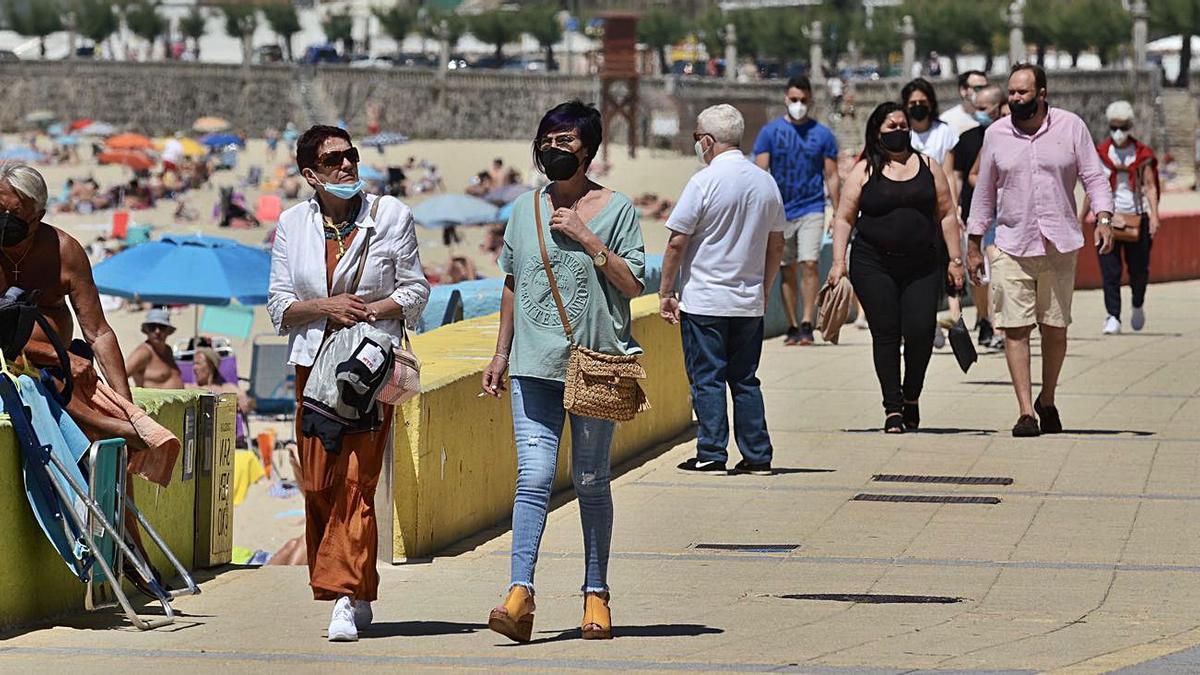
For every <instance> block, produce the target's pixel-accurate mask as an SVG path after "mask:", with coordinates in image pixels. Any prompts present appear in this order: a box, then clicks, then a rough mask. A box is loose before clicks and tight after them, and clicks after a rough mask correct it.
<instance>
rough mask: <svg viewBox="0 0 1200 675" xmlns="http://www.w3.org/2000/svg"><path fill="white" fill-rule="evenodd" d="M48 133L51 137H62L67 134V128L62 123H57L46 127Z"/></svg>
mask: <svg viewBox="0 0 1200 675" xmlns="http://www.w3.org/2000/svg"><path fill="white" fill-rule="evenodd" d="M46 133H48V134H50V135H51V136H62V135H63V134H65V133H67V128H66V127H65V126H63V123H62V122H55V123H54V124H51V125H50V126H48V127H46Z"/></svg>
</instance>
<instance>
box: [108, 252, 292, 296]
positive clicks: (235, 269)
mask: <svg viewBox="0 0 1200 675" xmlns="http://www.w3.org/2000/svg"><path fill="white" fill-rule="evenodd" d="M270 268H271V254H270V253H268V252H267V251H264V250H262V249H258V248H253V247H250V246H245V245H243V244H240V243H238V242H236V241H234V240H232V239H226V238H224V237H204V236H199V235H193V236H189V235H167V236H164V237H163V238H162V239H160V240H158V241H152V242H148V243H145V244H142V245H140V246H135V247H133V248H131V249H127V250H125V251H122V252H121V253H118V254H117V255H115V256H113V257H111V258H109V259H108V260H105V261H104V262H101V263H99V264H98V265H96V267H95V268H94V269H93V274H94V276H95V278H96V287H97V288H99V289H100V292H101V293H106V294H108V295H116V296H119V297H122V298H128V299H131V300H135V301H140V302H150V303H153V304H156V305H191V304H196V305H228V304H229V303H230V301H231V300H237V301H238V302H239V303H241V304H243V305H265V304H266V302H267V284H268V278H269V276H270Z"/></svg>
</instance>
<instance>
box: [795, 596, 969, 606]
mask: <svg viewBox="0 0 1200 675" xmlns="http://www.w3.org/2000/svg"><path fill="white" fill-rule="evenodd" d="M774 597H776V598H781V599H784V600H828V601H832V602H860V603H864V604H868V605H924V604H941V605H949V604H953V603H956V602H962V601H963V600H964V599H965V598H952V597H949V596H945V595H889V594H886V593H796V594H792V595H776V596H774Z"/></svg>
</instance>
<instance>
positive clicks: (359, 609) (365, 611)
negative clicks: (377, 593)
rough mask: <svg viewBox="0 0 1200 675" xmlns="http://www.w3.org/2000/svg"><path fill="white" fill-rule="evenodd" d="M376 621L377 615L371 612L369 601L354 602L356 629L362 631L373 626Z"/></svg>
mask: <svg viewBox="0 0 1200 675" xmlns="http://www.w3.org/2000/svg"><path fill="white" fill-rule="evenodd" d="M374 620H375V614H374V613H373V612H372V611H371V602H370V601H369V600H355V601H354V627H355V628H357V629H358V630H362V629H364V628H366V627H367V626H370V625H371V622H372V621H374Z"/></svg>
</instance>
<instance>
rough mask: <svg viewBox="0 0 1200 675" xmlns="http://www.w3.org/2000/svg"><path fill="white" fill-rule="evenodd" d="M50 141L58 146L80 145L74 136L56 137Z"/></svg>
mask: <svg viewBox="0 0 1200 675" xmlns="http://www.w3.org/2000/svg"><path fill="white" fill-rule="evenodd" d="M50 140H52V141H54V142H55V143H57V144H58V145H79V139H78V138H76V137H74V136H55V137H54V138H52V139H50Z"/></svg>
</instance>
